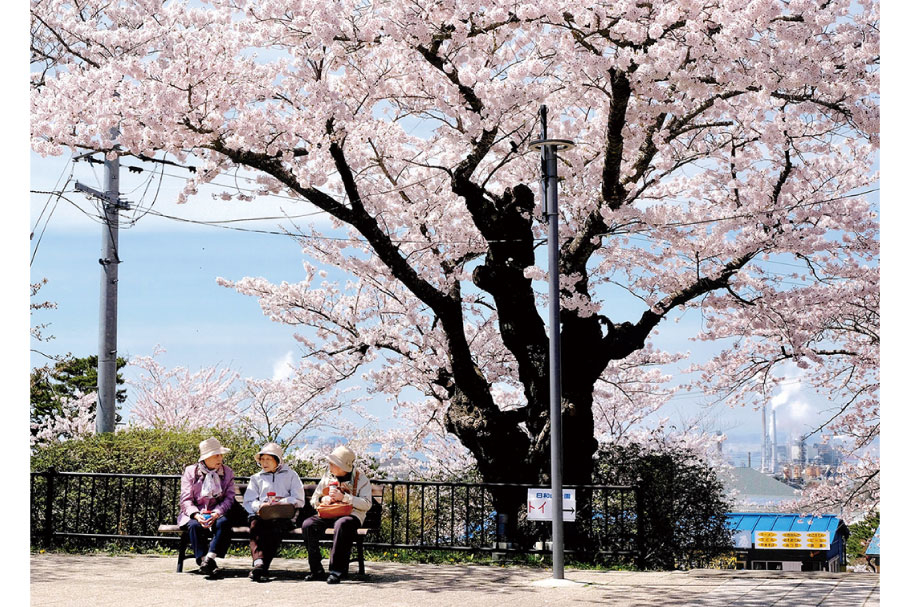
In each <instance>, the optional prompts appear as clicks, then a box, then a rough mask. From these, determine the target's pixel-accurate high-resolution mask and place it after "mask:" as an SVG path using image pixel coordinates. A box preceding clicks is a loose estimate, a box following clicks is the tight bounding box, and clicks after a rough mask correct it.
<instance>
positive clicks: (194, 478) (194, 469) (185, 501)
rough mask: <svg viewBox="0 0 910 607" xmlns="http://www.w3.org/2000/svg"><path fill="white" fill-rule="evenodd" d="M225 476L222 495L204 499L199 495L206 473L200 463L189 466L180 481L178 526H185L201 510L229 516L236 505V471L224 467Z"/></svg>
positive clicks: (222, 478)
mask: <svg viewBox="0 0 910 607" xmlns="http://www.w3.org/2000/svg"><path fill="white" fill-rule="evenodd" d="M221 468H222V471H223V472H224V476H222V477H221V491H222V493H221V495H219V496H218V497H216V498H209V497H206V498H203V497H200V496H199V494H200V493H201V492H202V481H204V480H205V471H204V470H203V469H202V466H201V465H200V463H199V462H197V463H195V464H193V465H191V466H187V467H186V470H184V471H183V478H181V479H180V514H179V515H178V516H177V524H178V525H181V526H183V525H185V524H187V523H188V522H190V520H192V518H193V515H194V514H196V513H197V512H199V511H200V510H204V509H206V508H207V509H209V510H212V511H213V512H218V514H220V515H221V516H224V515H225V514H227V511H228V510H230V509H231V505H232V504H233V503H234V493H235V489H234V471H233V470H231V469H230V468H228V467H227V466H224V465H222V467H221Z"/></svg>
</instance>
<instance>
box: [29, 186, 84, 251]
mask: <svg viewBox="0 0 910 607" xmlns="http://www.w3.org/2000/svg"><path fill="white" fill-rule="evenodd" d="M72 178H73V172H72V171H70V174H69V177H67V179H66V183H64V184H63V190H61V192H60V193H58V194H57V197H56V200H55V201H54V206H53V208H51V212H50V213H48V215H47V220H45V222H44V227H43V228H41V234H39V235H38V241H37V242H36V243H35V249H34V250H33V251H32V257H31V259H29V262H28V267H32V264H33V263H35V256H36V255H38V247H40V246H41V240H42V239H43V238H44V232H45V230H47V226H48V225H50V223H51V217H53V216H54V211H56V210H57V205H58V204H59V203H60V198H61V197H62V194H63V191H65V190H66V186H68V185H69V182H70V180H71V179H72ZM58 183H59V180H58ZM48 202H50V199H48ZM46 207H47V205H46V204H45V208H46ZM41 214H42V215H43V214H44V211H43V210H42V212H41ZM36 227H37V224H36ZM33 233H34V232H33Z"/></svg>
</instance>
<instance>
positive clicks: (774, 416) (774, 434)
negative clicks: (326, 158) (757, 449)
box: [771, 407, 777, 474]
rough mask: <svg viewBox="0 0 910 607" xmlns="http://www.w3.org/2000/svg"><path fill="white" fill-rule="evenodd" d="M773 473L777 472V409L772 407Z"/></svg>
mask: <svg viewBox="0 0 910 607" xmlns="http://www.w3.org/2000/svg"><path fill="white" fill-rule="evenodd" d="M771 474H777V410H776V409H774V408H773V407H772V408H771Z"/></svg>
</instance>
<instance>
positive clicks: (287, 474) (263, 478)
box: [243, 464, 306, 514]
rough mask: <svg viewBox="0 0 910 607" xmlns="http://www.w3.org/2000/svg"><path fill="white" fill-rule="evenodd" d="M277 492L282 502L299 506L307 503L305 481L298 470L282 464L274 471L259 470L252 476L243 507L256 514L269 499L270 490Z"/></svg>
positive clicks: (249, 512)
mask: <svg viewBox="0 0 910 607" xmlns="http://www.w3.org/2000/svg"><path fill="white" fill-rule="evenodd" d="M272 491H274V492H275V497H278V498H280V499H279V502H280V503H282V504H294V505H295V506H297V507H298V508H303V507H304V506H305V505H306V499H305V496H304V492H303V483H302V482H300V477H299V476H298V475H297V473H296V472H294V471H293V470H291V469H290V468H288V467H287V465H285V464H281V465H279V466H278V468H277V469H276V470H275V471H274V472H264V471H259V472H257V473H256V474H254V475H253V476H251V477H250V484H249V485H248V486H247V488H246V492H245V493H244V494H243V507H244V509H245V510H246V511H247V513H248V514H256V513H257V512H259V506H261V505H262V504H263V503H264V502H265V501H266V500H267V499H268V493H269V492H272Z"/></svg>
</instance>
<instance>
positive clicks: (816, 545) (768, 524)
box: [727, 512, 850, 572]
mask: <svg viewBox="0 0 910 607" xmlns="http://www.w3.org/2000/svg"><path fill="white" fill-rule="evenodd" d="M727 526H728V527H729V529H730V530H731V531H732V533H733V546H734V550H735V552H736V566H737V569H762V570H777V571H831V572H838V571H844V570H845V568H846V565H847V538H848V537H849V536H850V529H849V528H848V527H847V525H846V524H845V523H844V521H842V520H841V519H840V518H838V517H836V516H834V515H832V514H824V515H821V516H802V515H799V514H789V513H788V514H772V513H766V512H732V513H730V514H728V515H727Z"/></svg>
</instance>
